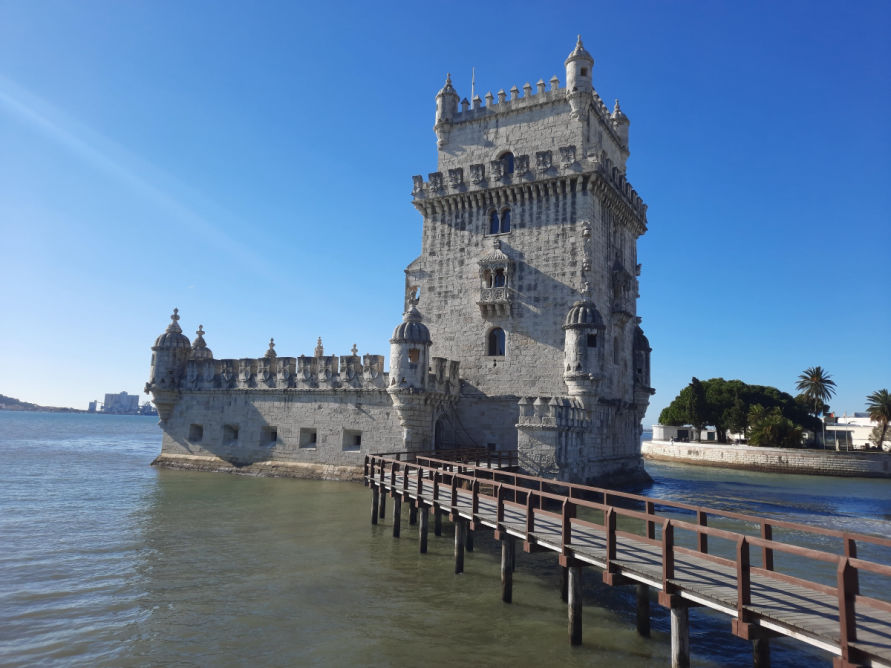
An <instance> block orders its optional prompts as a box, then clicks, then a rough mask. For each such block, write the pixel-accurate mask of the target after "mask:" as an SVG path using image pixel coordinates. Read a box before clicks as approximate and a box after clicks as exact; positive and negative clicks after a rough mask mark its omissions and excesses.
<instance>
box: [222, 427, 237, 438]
mask: <svg viewBox="0 0 891 668" xmlns="http://www.w3.org/2000/svg"><path fill="white" fill-rule="evenodd" d="M236 441H238V425H237V424H224V425H223V443H235V442H236Z"/></svg>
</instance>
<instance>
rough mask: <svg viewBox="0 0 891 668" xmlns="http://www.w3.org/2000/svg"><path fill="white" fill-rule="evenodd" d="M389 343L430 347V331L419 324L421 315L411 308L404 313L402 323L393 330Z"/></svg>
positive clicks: (422, 324)
mask: <svg viewBox="0 0 891 668" xmlns="http://www.w3.org/2000/svg"><path fill="white" fill-rule="evenodd" d="M390 343H420V344H423V345H430V343H431V340H430V330H429V329H427V325H425V324H424V323H422V322H421V314H420V313H418V309H416V308H415V307H414V306H412V307H411V308H410V309H409V310H408V311H406V312H405V315H404V316H403V319H402V322H401V323H400V324H399V326H397V327H396V329H394V330H393V338H392V339H390Z"/></svg>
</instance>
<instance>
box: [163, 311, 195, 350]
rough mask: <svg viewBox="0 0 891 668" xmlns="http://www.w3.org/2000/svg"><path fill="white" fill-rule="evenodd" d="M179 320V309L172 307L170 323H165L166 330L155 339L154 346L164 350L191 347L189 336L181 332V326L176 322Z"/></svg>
mask: <svg viewBox="0 0 891 668" xmlns="http://www.w3.org/2000/svg"><path fill="white" fill-rule="evenodd" d="M177 320H179V309H178V308H175V309H173V315H171V316H170V324H169V325H167V331H166V332H164V333H163V334H161V336H159V337H158V338H157V339H155V345H154V347H155V348H164V349H165V350H177V349H180V348H185V349H187V350H188V349H191V347H192V344H191V343H190V342H189V337H187V336H185V335H184V334H183V330H182V328H180V326H179V324H178V323H177Z"/></svg>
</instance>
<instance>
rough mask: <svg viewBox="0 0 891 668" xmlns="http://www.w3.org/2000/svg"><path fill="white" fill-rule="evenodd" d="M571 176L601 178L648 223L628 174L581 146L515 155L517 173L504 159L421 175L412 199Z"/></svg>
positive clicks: (415, 179) (417, 200)
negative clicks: (580, 152)
mask: <svg viewBox="0 0 891 668" xmlns="http://www.w3.org/2000/svg"><path fill="white" fill-rule="evenodd" d="M569 177H588V178H589V179H590V178H591V177H599V178H600V180H601V181H602V182H603V183H604V184H609V185H610V186H611V187H612V189H613V190H614V191H615V192H616V194H618V195H619V196H620V197H621V198H622V199H623V200H624V201H625V202H626V203H627V204H628V206H630V207H631V209H632V210H634V211H635V212H636V213H637V214H639V215H640V216H641V218H643V219H644V220H646V211H647V205H646V204H645V203H644V201H643V200H642V199H641V198H640V195H638V194H637V191H636V190H635V189H634V188H633V187H632V186H631V183H630V182H629V181H628V180H627V179H626V178H625V173H624V171H622V170H620V169H619V168H618V167H616V166H615V165H614V164H613V162H612V160H610V159H609V157H607V155H606V153H605V152H601V154H600V156H599V157H588V158H585V157H582V156H579V155H578V150H577V147H576V146H574V145H571V146H561V147H559V148H558V149H557V151H556V153H555V152H554V151H550V150H548V151H537V152H536V153H535V155H533V156H529V155H515V156H514V171H513V173H512V174H509V173H505V171H504V168H503V163H502V161H500V160H492V161H490V162H489V164H488V165H485V164H482V163H477V164H471V165H468V169H467V170H466V171H465V169H464V168H463V167H456V168H454V169H449V170H448V171H447V172H446V173H445V174H443V173H442V172H431V173H429V174H428V175H427V180H426V181H425V180H424V177H423V176H422V175H420V174H418V175H415V176H413V177H412V198H413V200H414V202H415V205H416V206H418V204H419V203H423V202H424V201H426V200H433V199H437V198H443V197H448V196H450V195H460V194H464V193H477V192H484V191H486V190H491V189H496V188H510V187H516V186H526V185H531V184H533V182H541V181H543V180H555V181H556V180H560V179H566V178H569Z"/></svg>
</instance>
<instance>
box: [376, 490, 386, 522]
mask: <svg viewBox="0 0 891 668" xmlns="http://www.w3.org/2000/svg"><path fill="white" fill-rule="evenodd" d="M379 487H380V488H381V509H380V515H378V517H380V518H381V519H384V518H385V517H386V516H387V489H386V487H384V486H383V485H379Z"/></svg>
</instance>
